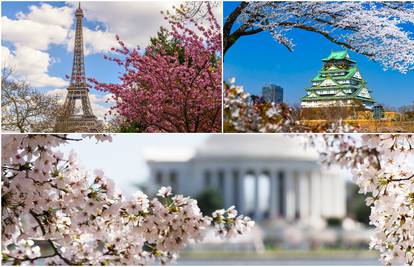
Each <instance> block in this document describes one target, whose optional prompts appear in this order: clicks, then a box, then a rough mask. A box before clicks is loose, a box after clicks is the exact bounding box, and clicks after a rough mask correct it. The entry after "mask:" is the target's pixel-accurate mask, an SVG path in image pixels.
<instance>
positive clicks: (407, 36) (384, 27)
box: [238, 1, 414, 73]
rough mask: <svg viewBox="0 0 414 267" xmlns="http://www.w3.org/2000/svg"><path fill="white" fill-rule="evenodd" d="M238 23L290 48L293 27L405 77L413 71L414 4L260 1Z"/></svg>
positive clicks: (249, 7) (243, 12) (247, 10)
mask: <svg viewBox="0 0 414 267" xmlns="http://www.w3.org/2000/svg"><path fill="white" fill-rule="evenodd" d="M238 22H239V23H242V24H244V25H246V27H247V28H248V27H251V28H253V29H262V30H265V31H268V32H270V33H271V34H272V36H273V37H274V39H275V40H276V41H277V42H278V43H280V44H282V45H284V46H286V47H287V48H288V49H289V50H292V49H293V47H294V42H293V40H292V39H290V38H289V37H288V33H289V32H290V31H292V30H293V29H302V30H307V31H311V32H315V33H317V34H321V35H323V36H324V37H326V38H327V39H328V40H330V41H333V42H335V43H337V44H339V45H342V46H343V47H345V48H350V49H352V50H354V51H356V52H358V53H361V54H365V55H367V56H368V57H369V58H371V59H373V60H375V61H377V62H380V63H381V64H382V65H383V67H384V68H385V69H388V68H391V69H397V70H399V71H400V72H402V73H406V72H408V71H412V70H414V36H413V32H410V31H409V30H408V28H407V27H406V25H410V24H411V25H412V24H413V23H414V4H413V3H412V2H410V1H407V2H364V1H363V2H361V1H330V2H328V1H326V2H323V1H321V2H315V1H302V2H299V3H298V2H291V1H282V2H279V1H276V2H269V1H264V2H263V1H257V2H250V3H249V5H248V6H247V7H246V8H245V9H244V10H243V11H242V14H241V15H240V16H239V19H238Z"/></svg>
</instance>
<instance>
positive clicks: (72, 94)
mask: <svg viewBox="0 0 414 267" xmlns="http://www.w3.org/2000/svg"><path fill="white" fill-rule="evenodd" d="M75 16H76V32H75V43H74V47H73V66H72V75H71V77H70V84H69V87H68V88H67V91H68V92H67V94H66V99H65V103H64V106H63V111H62V116H61V117H60V118H59V120H58V122H57V124H56V127H55V130H56V132H100V131H101V130H102V124H101V122H100V121H99V120H98V119H97V117H96V116H95V115H94V114H93V111H92V106H91V103H90V100H89V90H88V86H87V84H86V77H85V62H84V54H83V33H82V20H83V11H82V9H81V6H80V3H79V6H78V8H77V9H76V12H75ZM77 103H79V104H78V105H76V104H77Z"/></svg>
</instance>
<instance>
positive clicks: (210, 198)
mask: <svg viewBox="0 0 414 267" xmlns="http://www.w3.org/2000/svg"><path fill="white" fill-rule="evenodd" d="M195 199H197V202H198V206H199V207H200V209H201V211H202V212H203V214H211V213H212V212H213V211H215V210H217V209H220V208H221V207H223V202H224V201H223V198H222V196H221V194H220V192H219V191H218V190H217V189H214V188H207V189H205V190H204V191H202V192H201V193H200V194H199V195H198V196H197V197H196V198H195Z"/></svg>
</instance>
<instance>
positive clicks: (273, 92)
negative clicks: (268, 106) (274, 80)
mask: <svg viewBox="0 0 414 267" xmlns="http://www.w3.org/2000/svg"><path fill="white" fill-rule="evenodd" d="M262 97H263V99H264V101H266V102H269V103H272V102H273V103H282V102H283V88H282V87H280V86H278V85H274V84H270V85H265V86H263V88H262Z"/></svg>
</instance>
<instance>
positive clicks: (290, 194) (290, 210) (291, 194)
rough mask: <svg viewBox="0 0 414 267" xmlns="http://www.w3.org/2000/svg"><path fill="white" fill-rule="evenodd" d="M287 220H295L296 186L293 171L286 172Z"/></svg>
mask: <svg viewBox="0 0 414 267" xmlns="http://www.w3.org/2000/svg"><path fill="white" fill-rule="evenodd" d="M285 174H286V178H285V182H286V188H285V190H286V219H287V220H294V219H295V186H294V185H295V184H294V175H293V173H292V171H286V172H285Z"/></svg>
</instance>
